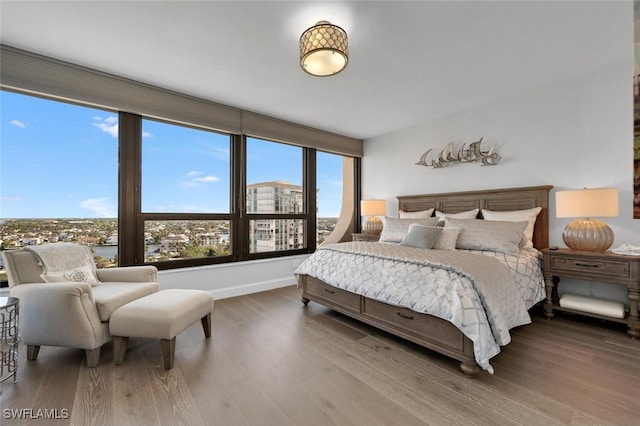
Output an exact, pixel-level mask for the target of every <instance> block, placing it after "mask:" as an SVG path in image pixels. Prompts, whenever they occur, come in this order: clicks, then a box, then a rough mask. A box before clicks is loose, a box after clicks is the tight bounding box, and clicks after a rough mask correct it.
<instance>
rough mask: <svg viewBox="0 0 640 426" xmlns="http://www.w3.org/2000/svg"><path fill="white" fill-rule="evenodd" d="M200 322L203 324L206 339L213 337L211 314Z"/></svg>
mask: <svg viewBox="0 0 640 426" xmlns="http://www.w3.org/2000/svg"><path fill="white" fill-rule="evenodd" d="M200 321H201V322H202V329H203V330H204V337H205V338H207V337H211V312H209V313H208V314H207V315H206V316H204V317H202V318H200Z"/></svg>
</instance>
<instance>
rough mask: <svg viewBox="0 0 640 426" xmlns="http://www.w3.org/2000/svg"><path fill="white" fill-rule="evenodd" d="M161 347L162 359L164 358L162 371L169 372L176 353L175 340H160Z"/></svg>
mask: <svg viewBox="0 0 640 426" xmlns="http://www.w3.org/2000/svg"><path fill="white" fill-rule="evenodd" d="M160 344H161V345H162V357H163V358H164V369H165V370H171V369H172V368H173V358H174V355H175V353H176V338H175V337H174V338H173V339H171V340H168V339H160Z"/></svg>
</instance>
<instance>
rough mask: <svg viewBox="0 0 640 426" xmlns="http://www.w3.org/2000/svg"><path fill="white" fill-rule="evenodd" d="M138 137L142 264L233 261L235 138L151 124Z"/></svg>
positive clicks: (138, 243)
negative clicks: (215, 258)
mask: <svg viewBox="0 0 640 426" xmlns="http://www.w3.org/2000/svg"><path fill="white" fill-rule="evenodd" d="M140 136H141V145H142V160H141V162H142V166H141V182H142V184H141V213H140V217H141V218H142V220H143V238H144V250H143V251H144V262H145V263H162V262H174V263H175V261H184V260H193V259H205V260H206V259H211V258H214V257H225V258H229V257H230V256H231V255H232V244H231V230H232V228H233V227H232V219H231V214H230V206H231V154H230V149H231V136H230V135H224V134H220V133H216V132H212V131H207V130H200V129H194V128H190V127H185V126H179V125H175V124H169V123H163V122H158V121H153V120H147V119H142V131H141V135H140ZM131 243H132V244H135V245H136V247H137V250H136V251H137V252H138V253H139V251H140V248H141V247H140V246H141V242H140V241H139V239H135V241H132V242H131Z"/></svg>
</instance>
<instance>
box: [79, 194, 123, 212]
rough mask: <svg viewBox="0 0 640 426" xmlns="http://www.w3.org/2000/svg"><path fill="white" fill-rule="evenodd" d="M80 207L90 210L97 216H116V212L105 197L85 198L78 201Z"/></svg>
mask: <svg viewBox="0 0 640 426" xmlns="http://www.w3.org/2000/svg"><path fill="white" fill-rule="evenodd" d="M80 207H82V208H83V209H86V210H90V211H92V212H93V213H95V215H96V216H98V217H117V216H118V214H117V212H116V211H115V209H114V208H113V206H111V205H110V204H109V203H108V199H107V198H106V197H105V198H87V199H86V200H84V201H82V202H80Z"/></svg>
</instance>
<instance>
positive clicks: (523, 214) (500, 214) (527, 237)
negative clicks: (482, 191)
mask: <svg viewBox="0 0 640 426" xmlns="http://www.w3.org/2000/svg"><path fill="white" fill-rule="evenodd" d="M541 210H542V207H534V208H532V209H524V210H511V211H494V210H482V217H483V218H484V220H499V221H507V222H523V221H527V227H526V228H525V229H524V236H523V239H522V240H523V241H522V244H521V245H522V246H525V247H533V227H534V225H535V224H536V217H538V213H540V211H541Z"/></svg>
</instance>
